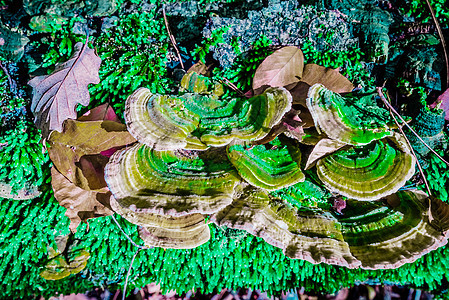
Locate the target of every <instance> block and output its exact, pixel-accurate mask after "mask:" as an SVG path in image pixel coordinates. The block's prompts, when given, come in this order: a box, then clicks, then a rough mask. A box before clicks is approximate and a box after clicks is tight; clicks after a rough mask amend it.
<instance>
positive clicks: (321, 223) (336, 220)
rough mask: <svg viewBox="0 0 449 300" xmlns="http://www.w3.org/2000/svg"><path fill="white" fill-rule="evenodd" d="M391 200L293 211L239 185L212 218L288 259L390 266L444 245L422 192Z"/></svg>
mask: <svg viewBox="0 0 449 300" xmlns="http://www.w3.org/2000/svg"><path fill="white" fill-rule="evenodd" d="M394 197H395V198H396V202H397V204H396V205H395V206H393V207H392V206H391V205H390V202H389V201H388V202H387V201H385V202H387V203H385V202H375V203H372V202H359V201H355V200H350V201H347V207H346V208H345V209H344V211H343V215H337V214H335V215H334V214H333V213H329V212H327V213H326V212H325V211H323V210H320V209H301V210H298V209H296V208H293V207H291V206H289V205H288V204H287V203H285V202H284V201H282V200H281V199H278V198H274V197H270V196H269V195H268V194H267V193H266V191H262V190H257V189H255V188H253V187H247V188H244V189H243V190H242V192H241V195H240V197H239V198H237V199H235V200H234V201H233V202H232V204H231V205H229V206H227V207H226V208H224V209H223V210H221V211H220V212H218V213H216V214H214V215H212V218H211V220H212V221H213V222H214V223H216V224H217V225H219V226H227V227H230V228H235V229H243V230H246V231H248V232H249V233H251V234H253V235H255V236H258V237H261V238H263V239H264V240H265V241H266V242H267V243H269V244H271V245H273V246H275V247H278V248H281V249H283V251H284V254H285V255H286V256H288V257H290V258H295V259H304V260H307V261H309V262H311V263H315V264H317V263H327V264H336V265H340V266H345V267H348V268H359V267H361V268H364V269H391V268H397V267H399V266H401V265H403V264H405V263H410V262H413V261H415V260H416V259H418V258H419V257H421V256H422V255H424V254H426V253H427V252H429V251H431V250H434V249H437V248H438V247H441V246H443V245H445V244H446V242H447V231H446V232H445V233H443V234H442V233H441V231H439V230H437V229H436V228H435V227H434V226H433V225H432V224H431V222H430V220H429V215H428V211H429V206H428V202H427V199H428V198H427V195H426V194H424V193H422V192H419V191H401V192H398V193H396V194H395V195H394Z"/></svg>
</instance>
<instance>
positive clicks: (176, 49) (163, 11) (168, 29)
mask: <svg viewBox="0 0 449 300" xmlns="http://www.w3.org/2000/svg"><path fill="white" fill-rule="evenodd" d="M162 14H163V15H164V22H165V28H166V29H167V33H168V36H169V37H170V41H171V43H172V45H173V47H174V48H175V51H176V54H177V55H178V59H179V62H180V63H181V67H182V69H183V70H185V68H184V64H183V63H182V58H181V53H179V49H178V46H177V45H176V40H175V37H174V36H173V34H172V33H171V31H170V27H169V26H168V20H167V15H166V14H165V4H164V5H163V6H162Z"/></svg>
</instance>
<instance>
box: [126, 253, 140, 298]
mask: <svg viewBox="0 0 449 300" xmlns="http://www.w3.org/2000/svg"><path fill="white" fill-rule="evenodd" d="M140 250H142V249H140V248H139V249H137V251H136V253H134V255H133V258H132V259H131V263H130V264H129V268H128V273H127V274H126V280H125V286H124V287H123V295H122V300H125V297H126V287H127V286H128V280H129V274H130V273H131V269H132V267H133V263H134V260H135V259H136V256H137V254H139V252H140Z"/></svg>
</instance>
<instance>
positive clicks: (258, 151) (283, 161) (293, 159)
mask: <svg viewBox="0 0 449 300" xmlns="http://www.w3.org/2000/svg"><path fill="white" fill-rule="evenodd" d="M227 152H228V157H229V160H230V161H231V163H232V164H233V165H234V166H235V167H236V169H237V171H238V172H239V174H240V176H242V178H243V179H245V180H246V181H247V182H248V183H250V184H251V185H253V186H256V187H260V188H263V189H266V190H277V189H280V188H283V187H287V186H290V185H293V184H295V183H297V182H300V181H304V179H305V176H304V174H303V173H302V171H301V166H300V164H301V151H300V150H299V148H298V146H297V145H296V144H295V141H289V140H288V139H287V138H283V139H279V138H276V139H274V140H273V141H271V142H270V143H269V144H264V145H255V146H252V147H251V148H249V149H246V148H245V146H243V145H229V146H228V148H227Z"/></svg>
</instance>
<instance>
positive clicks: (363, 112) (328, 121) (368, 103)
mask: <svg viewBox="0 0 449 300" xmlns="http://www.w3.org/2000/svg"><path fill="white" fill-rule="evenodd" d="M306 103H307V107H308V109H309V110H310V113H311V114H312V117H313V120H314V122H315V126H316V129H317V130H318V132H319V133H321V131H323V132H324V133H325V134H326V135H327V136H328V137H329V138H331V139H334V140H338V141H340V142H343V143H346V144H350V145H366V144H369V143H370V142H371V141H373V140H378V139H382V138H384V137H386V136H391V135H392V134H393V133H392V131H391V130H390V129H389V127H388V126H387V121H388V111H387V110H385V109H383V108H380V107H378V106H377V105H376V103H375V100H374V95H373V94H367V95H361V96H360V97H359V96H356V95H351V94H349V95H348V96H345V97H343V96H341V95H339V94H337V93H334V92H332V91H330V90H328V89H326V88H325V87H324V86H323V85H322V84H314V85H313V86H312V87H310V89H309V93H308V98H307V100H306Z"/></svg>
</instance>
